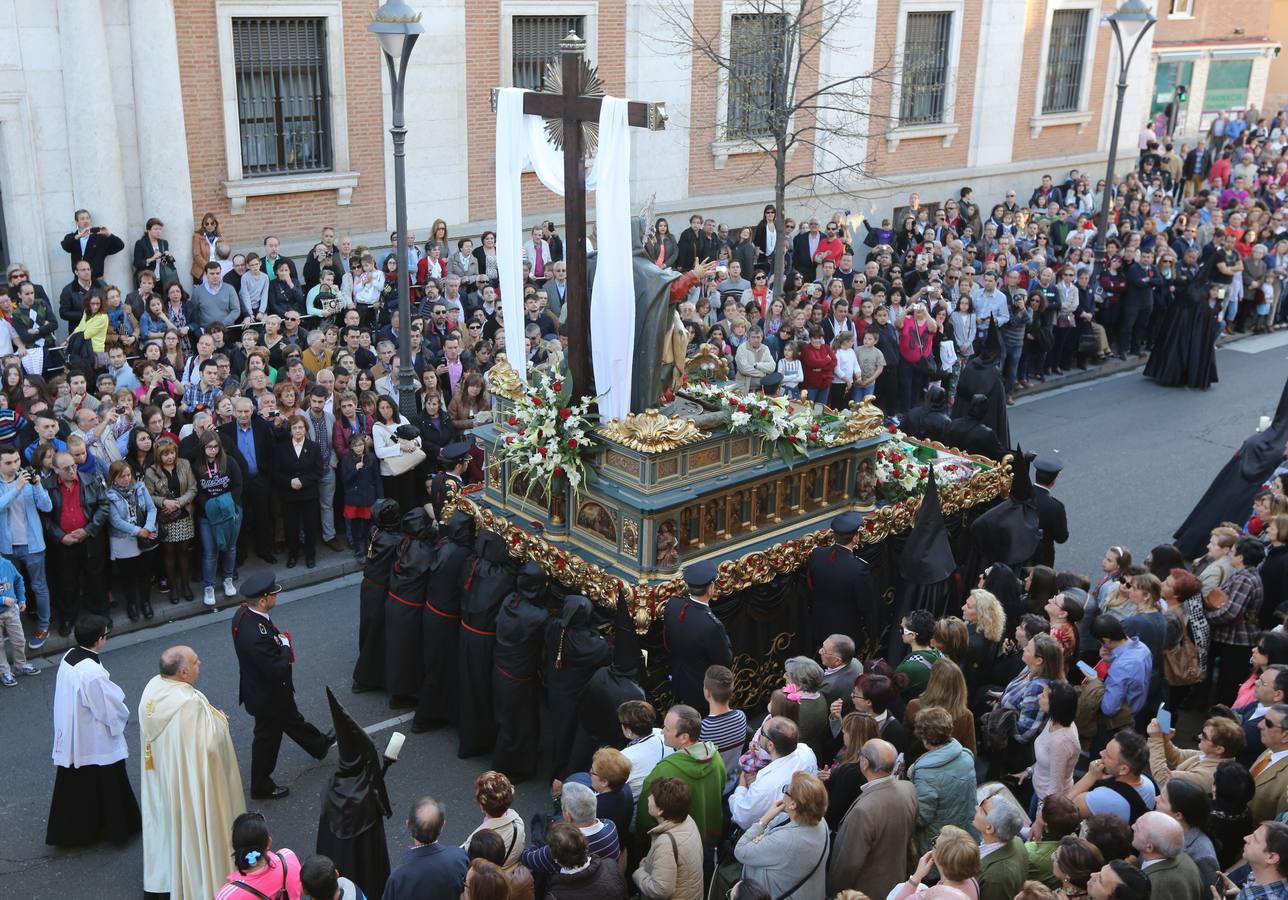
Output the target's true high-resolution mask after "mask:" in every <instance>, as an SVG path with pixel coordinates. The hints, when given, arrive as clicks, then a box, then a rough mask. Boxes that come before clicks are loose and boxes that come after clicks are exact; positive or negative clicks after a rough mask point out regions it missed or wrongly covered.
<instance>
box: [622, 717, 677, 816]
mask: <svg viewBox="0 0 1288 900" xmlns="http://www.w3.org/2000/svg"><path fill="white" fill-rule="evenodd" d="M674 752H675V751H674V750H673V749H672V748H670V747H668V746H666V744H665V743H664V742H663V740H662V729H661V728H654V729H653V733H652V734H651V735H649V736H648V737H646V738H644V739H643V740H641V741H639V742H637V743H634V744H631V745H629V746H627V747H623V748H622V755H623V756H625V757H626V758H627V759H629V760H630V761H631V777H630V778H628V779H626V783H627V784H629V785H630V786H631V796H633V797H634V798H635V799H636V802H638V801H639V796H640V789H641V788H642V787H643V786H644V779H645V778H647V777H648V774H649V773H650V772H652V771H653V767H654V766H656V765H657V764H658V763H659V762H661V761H662V759H663V758H664V757H667V756H670V755H671V754H672V753H674Z"/></svg>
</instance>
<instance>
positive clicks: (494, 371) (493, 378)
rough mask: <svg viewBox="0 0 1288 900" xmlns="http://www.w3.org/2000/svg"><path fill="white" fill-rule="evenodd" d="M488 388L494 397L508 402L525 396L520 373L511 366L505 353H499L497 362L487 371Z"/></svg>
mask: <svg viewBox="0 0 1288 900" xmlns="http://www.w3.org/2000/svg"><path fill="white" fill-rule="evenodd" d="M485 377H486V378H487V387H488V390H489V391H491V392H492V393H493V394H494V395H496V396H498V397H505V398H506V399H508V400H518V399H519V398H520V397H522V396H523V381H522V380H520V378H519V373H518V372H516V371H515V370H514V368H513V367H512V366H511V365H510V361H509V360H508V359H506V358H505V354H504V353H498V354H497V357H496V362H494V363H493V364H492V368H490V369H488V370H487V375H486V376H485Z"/></svg>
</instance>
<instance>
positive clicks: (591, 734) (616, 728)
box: [569, 594, 647, 771]
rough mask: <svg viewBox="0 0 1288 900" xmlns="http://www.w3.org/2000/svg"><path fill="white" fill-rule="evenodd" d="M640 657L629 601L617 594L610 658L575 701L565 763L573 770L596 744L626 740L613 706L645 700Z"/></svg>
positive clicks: (623, 743) (586, 759)
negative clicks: (574, 737)
mask: <svg viewBox="0 0 1288 900" xmlns="http://www.w3.org/2000/svg"><path fill="white" fill-rule="evenodd" d="M642 671H643V659H642V658H641V656H640V642H639V637H638V635H636V633H635V623H634V622H633V621H632V620H631V610H630V601H629V600H627V599H626V598H625V597H624V596H623V595H621V594H619V595H618V597H617V610H616V613H615V614H614V622H613V656H612V661H611V662H610V663H609V664H608V665H606V666H603V667H601V668H600V669H599V671H597V672H596V673H595V674H594V675H592V676H590V681H588V682H587V683H586V688H585V690H583V691H582V692H581V699H579V700H578V701H577V720H578V723H579V725H580V727H579V728H578V729H577V742H576V744H575V745H574V748H573V754H572V759H571V760H570V761H569V765H570V766H571V767H572V768H573V769H574V770H576V771H583V770H586V769H588V768H589V767H590V761H591V757H592V756H593V755H594V753H595V751H596V750H598V749H599V748H600V747H616V748H617V749H618V750H620V749H621V748H623V747H625V746H626V744H627V743H628V742H627V740H626V736H625V735H624V734H622V726H621V723H620V722H619V721H618V720H617V708H618V707H619V706H621V705H622V704H623V703H625V702H626V701H627V700H646V699H647V695H646V694H645V693H644V688H642V687H640V673H641V672H642Z"/></svg>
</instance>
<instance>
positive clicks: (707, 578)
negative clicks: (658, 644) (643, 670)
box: [662, 562, 733, 716]
mask: <svg viewBox="0 0 1288 900" xmlns="http://www.w3.org/2000/svg"><path fill="white" fill-rule="evenodd" d="M716 574H717V573H716V564H715V563H714V562H696V563H694V564H693V565H691V566H688V567H686V568H685V570H684V583H685V585H686V586H687V587H688V589H689V596H687V597H672V598H671V599H670V600H668V601H667V602H666V612H665V614H664V616H663V620H662V644H663V646H664V647H665V648H666V650H667V652H668V653H670V654H671V693H672V694H674V695H675V702H676V703H683V704H685V705H687V706H692V707H693V708H694V709H696V710H698V711H699V712H701V713H702V714H703V715H704V716H705V715H706V714H707V701H706V699H705V698H704V697H703V695H702V680H703V678H704V677H706V673H707V668H708V667H710V666H732V665H733V647H732V645H731V644H730V643H729V635H728V634H727V633H726V632H725V627H724V624H723V623H722V622H721V621H720V620H719V619H717V618H716V614H715V613H713V612H712V611H711V606H710V604H711V600H712V598H713V597H714V596H715V581H716Z"/></svg>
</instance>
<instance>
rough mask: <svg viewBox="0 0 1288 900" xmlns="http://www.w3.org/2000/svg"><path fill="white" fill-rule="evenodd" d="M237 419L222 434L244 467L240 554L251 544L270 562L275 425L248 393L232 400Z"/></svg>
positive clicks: (272, 557)
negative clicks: (260, 413)
mask: <svg viewBox="0 0 1288 900" xmlns="http://www.w3.org/2000/svg"><path fill="white" fill-rule="evenodd" d="M233 416H234V417H235V421H232V422H226V423H224V424H223V425H220V426H219V429H218V430H219V436H220V438H221V439H222V440H223V442H224V445H225V446H226V447H227V448H228V450H229V454H230V455H231V456H232V457H233V458H234V459H235V460H237V465H239V466H241V470H242V514H243V516H244V519H243V521H242V527H241V533H240V534H239V535H238V537H237V558H238V559H239V560H244V559H245V558H246V553H247V551H248V550H249V548H250V547H252V546H253V547H255V553H256V555H258V556H259V558H260V559H262V560H264V561H265V562H266V563H268V564H269V565H272V564H273V563H274V562H276V557H274V556H273V520H272V518H271V516H272V513H271V512H270V510H269V498H270V497H271V496H272V485H273V429H272V426H270V425H269V424H268V423H267V422H265V421H264V419H263V418H261V417H260V416H257V415H255V404H254V403H253V402H252V401H251V399H250V398H249V397H237V398H235V399H234V400H233Z"/></svg>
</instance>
